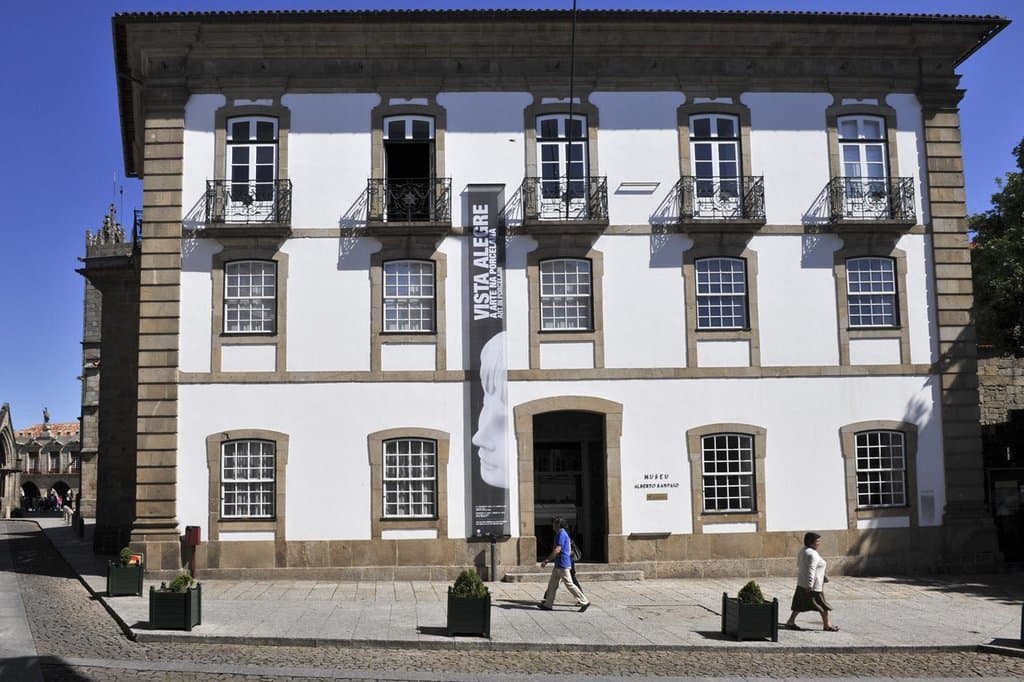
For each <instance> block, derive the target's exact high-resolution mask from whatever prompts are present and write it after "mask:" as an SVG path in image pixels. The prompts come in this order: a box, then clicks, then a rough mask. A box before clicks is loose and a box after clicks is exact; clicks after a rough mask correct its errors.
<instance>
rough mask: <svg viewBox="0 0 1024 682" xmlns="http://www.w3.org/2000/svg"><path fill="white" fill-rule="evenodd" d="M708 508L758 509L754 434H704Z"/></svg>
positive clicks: (705, 508) (705, 491) (704, 479)
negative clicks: (755, 492)
mask: <svg viewBox="0 0 1024 682" xmlns="http://www.w3.org/2000/svg"><path fill="white" fill-rule="evenodd" d="M701 471H702V486H703V491H704V511H705V512H752V511H755V510H756V508H757V507H756V501H755V496H754V491H755V489H756V488H755V481H754V476H755V473H754V472H755V468H754V437H753V436H751V435H748V434H743V433H715V434H710V435H707V436H704V437H703V438H701Z"/></svg>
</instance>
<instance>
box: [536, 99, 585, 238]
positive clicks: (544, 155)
mask: <svg viewBox="0 0 1024 682" xmlns="http://www.w3.org/2000/svg"><path fill="white" fill-rule="evenodd" d="M536 123H537V167H538V170H539V171H540V197H539V200H540V207H539V209H540V217H542V218H546V217H551V218H558V217H562V216H566V215H577V214H578V213H580V212H581V211H583V210H584V209H585V206H586V201H587V177H588V176H589V175H590V172H589V171H590V163H589V159H588V158H587V156H588V155H587V117H586V116H583V115H581V114H573V116H572V119H571V120H570V118H569V115H568V114H548V115H545V116H538V117H537V120H536Z"/></svg>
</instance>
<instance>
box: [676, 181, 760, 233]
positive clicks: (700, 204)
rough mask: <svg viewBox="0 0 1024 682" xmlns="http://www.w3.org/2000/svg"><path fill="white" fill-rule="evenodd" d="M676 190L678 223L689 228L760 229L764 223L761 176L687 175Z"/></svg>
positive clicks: (677, 184) (677, 185)
mask: <svg viewBox="0 0 1024 682" xmlns="http://www.w3.org/2000/svg"><path fill="white" fill-rule="evenodd" d="M676 192H677V197H678V201H679V223H680V225H685V226H686V227H687V229H688V230H692V229H700V228H702V227H703V228H707V229H711V230H723V229H726V230H728V229H757V228H758V227H761V226H762V225H764V223H765V213H764V178H763V177H762V176H746V177H696V176H693V175H684V176H682V177H681V178H680V179H679V182H678V183H676Z"/></svg>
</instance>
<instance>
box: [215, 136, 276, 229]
mask: <svg viewBox="0 0 1024 682" xmlns="http://www.w3.org/2000/svg"><path fill="white" fill-rule="evenodd" d="M226 142H227V155H226V159H227V169H226V174H227V177H228V181H229V183H230V188H229V191H228V202H229V205H228V206H227V207H226V211H227V215H226V216H225V219H226V220H227V221H228V222H231V221H232V220H236V221H237V220H251V219H253V218H259V217H261V216H262V217H266V216H270V215H272V214H273V211H274V199H275V193H276V192H275V189H276V180H277V166H278V123H277V119H276V118H274V117H271V116H244V117H239V118H231V119H228V122H227V138H226ZM263 214H266V215H265V216H264V215H263Z"/></svg>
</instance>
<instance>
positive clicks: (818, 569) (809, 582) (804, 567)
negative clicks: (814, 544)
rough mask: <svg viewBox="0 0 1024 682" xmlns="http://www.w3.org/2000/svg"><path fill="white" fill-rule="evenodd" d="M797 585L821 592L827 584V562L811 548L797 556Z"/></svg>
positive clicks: (805, 548)
mask: <svg viewBox="0 0 1024 682" xmlns="http://www.w3.org/2000/svg"><path fill="white" fill-rule="evenodd" d="M796 584H797V585H799V586H800V587H806V588H807V589H809V590H814V591H815V592H821V588H822V586H823V585H824V584H825V560H824V559H822V558H821V555H820V554H818V552H817V551H815V550H814V549H812V548H810V547H804V548H803V549H801V550H800V553H799V554H797V555H796Z"/></svg>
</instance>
